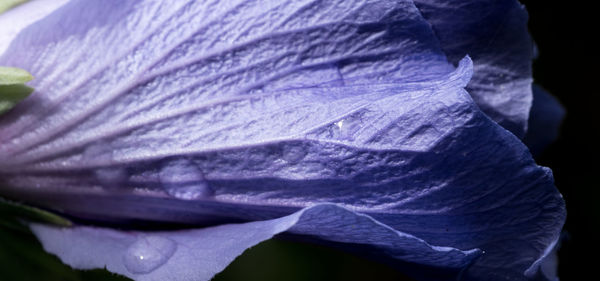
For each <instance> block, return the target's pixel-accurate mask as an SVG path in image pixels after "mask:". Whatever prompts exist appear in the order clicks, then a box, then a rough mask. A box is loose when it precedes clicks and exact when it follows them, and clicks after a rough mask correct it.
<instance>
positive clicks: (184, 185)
mask: <svg viewBox="0 0 600 281" xmlns="http://www.w3.org/2000/svg"><path fill="white" fill-rule="evenodd" d="M159 177H160V182H161V184H162V186H163V188H164V189H165V191H166V192H167V193H168V194H169V195H171V196H173V197H176V198H179V199H182V200H194V199H198V198H201V197H207V196H212V195H213V191H212V189H211V188H210V186H209V185H208V183H207V182H206V179H205V178H204V174H202V171H200V169H199V168H198V167H197V166H196V164H194V163H193V162H192V161H189V160H186V159H178V160H174V161H170V162H168V163H166V164H165V165H164V166H163V167H162V168H161V170H160V174H159Z"/></svg>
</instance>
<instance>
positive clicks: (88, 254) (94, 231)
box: [31, 205, 480, 281]
mask: <svg viewBox="0 0 600 281" xmlns="http://www.w3.org/2000/svg"><path fill="white" fill-rule="evenodd" d="M31 228H32V230H33V231H34V233H35V234H36V235H37V236H38V237H39V238H40V241H41V242H42V244H43V245H44V248H45V249H46V250H47V251H48V252H50V253H54V254H56V255H58V256H59V257H60V258H61V260H62V261H63V262H65V263H66V264H68V265H71V266H73V267H74V268H78V269H91V268H103V267H106V268H107V269H108V270H110V271H112V272H116V273H119V274H122V275H125V276H127V277H130V278H132V279H135V280H143V281H145V280H182V281H184V280H210V279H211V278H212V277H213V276H214V275H215V274H216V273H218V272H220V271H222V270H223V269H225V267H226V266H227V265H228V264H229V263H231V262H232V261H233V259H235V258H236V257H237V256H238V255H240V254H241V253H242V252H243V251H244V250H246V249H247V248H249V247H252V246H254V245H256V244H258V243H259V242H262V241H264V240H266V239H269V238H271V237H272V236H273V235H275V234H278V233H281V232H283V231H288V232H291V233H294V234H307V235H318V236H326V237H327V238H328V239H329V240H331V241H335V242H339V243H352V244H363V245H368V246H371V247H372V248H373V252H377V253H379V254H380V255H386V256H388V257H391V258H395V259H401V260H404V261H407V262H413V263H417V264H421V265H430V266H442V267H444V268H447V269H454V270H455V273H459V272H460V270H461V269H463V268H465V267H466V266H468V265H469V264H470V263H471V262H472V261H473V260H474V259H475V258H476V257H477V256H479V255H480V252H479V251H478V250H471V251H459V250H456V249H453V248H448V247H435V246H431V245H429V244H427V243H426V242H425V241H423V240H421V239H418V238H416V237H414V236H412V235H409V234H406V233H401V232H398V231H395V230H393V229H391V228H390V227H388V226H385V225H383V224H381V223H379V222H377V221H375V220H373V219H372V218H370V217H368V216H365V215H361V214H357V213H354V212H352V211H349V210H347V209H344V208H341V207H338V206H335V205H317V206H313V207H309V208H306V209H304V210H301V211H299V212H297V213H294V214H292V215H289V216H286V217H282V218H279V219H273V220H268V221H258V222H250V223H245V224H227V225H221V226H214V227H208V228H203V229H197V230H181V231H171V232H140V231H118V230H112V229H106V228H92V227H74V228H57V227H51V226H45V225H38V224H34V225H32V226H31Z"/></svg>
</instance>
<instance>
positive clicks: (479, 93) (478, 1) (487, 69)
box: [415, 0, 533, 138]
mask: <svg viewBox="0 0 600 281" xmlns="http://www.w3.org/2000/svg"><path fill="white" fill-rule="evenodd" d="M415 3H416V5H417V7H418V8H419V9H420V10H421V12H422V13H423V16H424V17H425V18H426V19H427V21H429V22H430V23H431V25H432V27H433V30H434V31H435V34H436V35H437V37H438V38H439V40H440V43H441V46H442V49H443V50H444V52H445V53H446V55H447V56H448V60H449V61H450V62H452V63H454V64H456V63H458V61H459V60H460V59H462V57H464V56H465V55H466V54H468V55H469V56H471V57H472V58H473V64H474V75H473V79H472V80H471V82H470V83H469V85H468V86H467V90H468V91H469V93H470V94H471V96H473V99H474V100H475V101H476V102H477V104H478V105H479V107H480V108H481V109H482V110H483V112H485V113H486V114H487V115H488V116H490V117H491V118H492V119H493V120H494V121H496V122H498V124H500V125H502V127H504V128H506V129H507V130H510V131H511V132H512V133H513V134H515V135H516V136H518V137H520V138H521V137H523V136H524V135H525V132H526V130H527V119H528V117H529V108H530V107H531V100H532V93H531V82H532V81H533V80H532V78H531V63H532V62H531V61H532V56H533V54H532V52H533V43H532V40H531V38H530V36H529V33H528V32H527V12H526V11H525V8H524V7H523V6H522V5H521V4H520V3H519V2H518V1H517V0H498V1H486V0H450V1H448V0H415Z"/></svg>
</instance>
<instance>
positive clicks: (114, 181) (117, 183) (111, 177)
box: [94, 168, 128, 188]
mask: <svg viewBox="0 0 600 281" xmlns="http://www.w3.org/2000/svg"><path fill="white" fill-rule="evenodd" d="M94 175H95V176H96V179H97V180H98V182H100V184H101V185H102V186H103V187H105V188H119V187H121V186H122V184H123V183H124V182H125V181H127V178H128V175H127V171H126V170H125V169H123V168H100V169H96V170H95V171H94Z"/></svg>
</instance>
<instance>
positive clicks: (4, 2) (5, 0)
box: [0, 0, 28, 13]
mask: <svg viewBox="0 0 600 281" xmlns="http://www.w3.org/2000/svg"><path fill="white" fill-rule="evenodd" d="M27 1H28V0H0V13H2V12H4V11H6V10H8V9H10V8H13V7H15V6H17V5H19V4H23V3H25V2H27Z"/></svg>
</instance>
